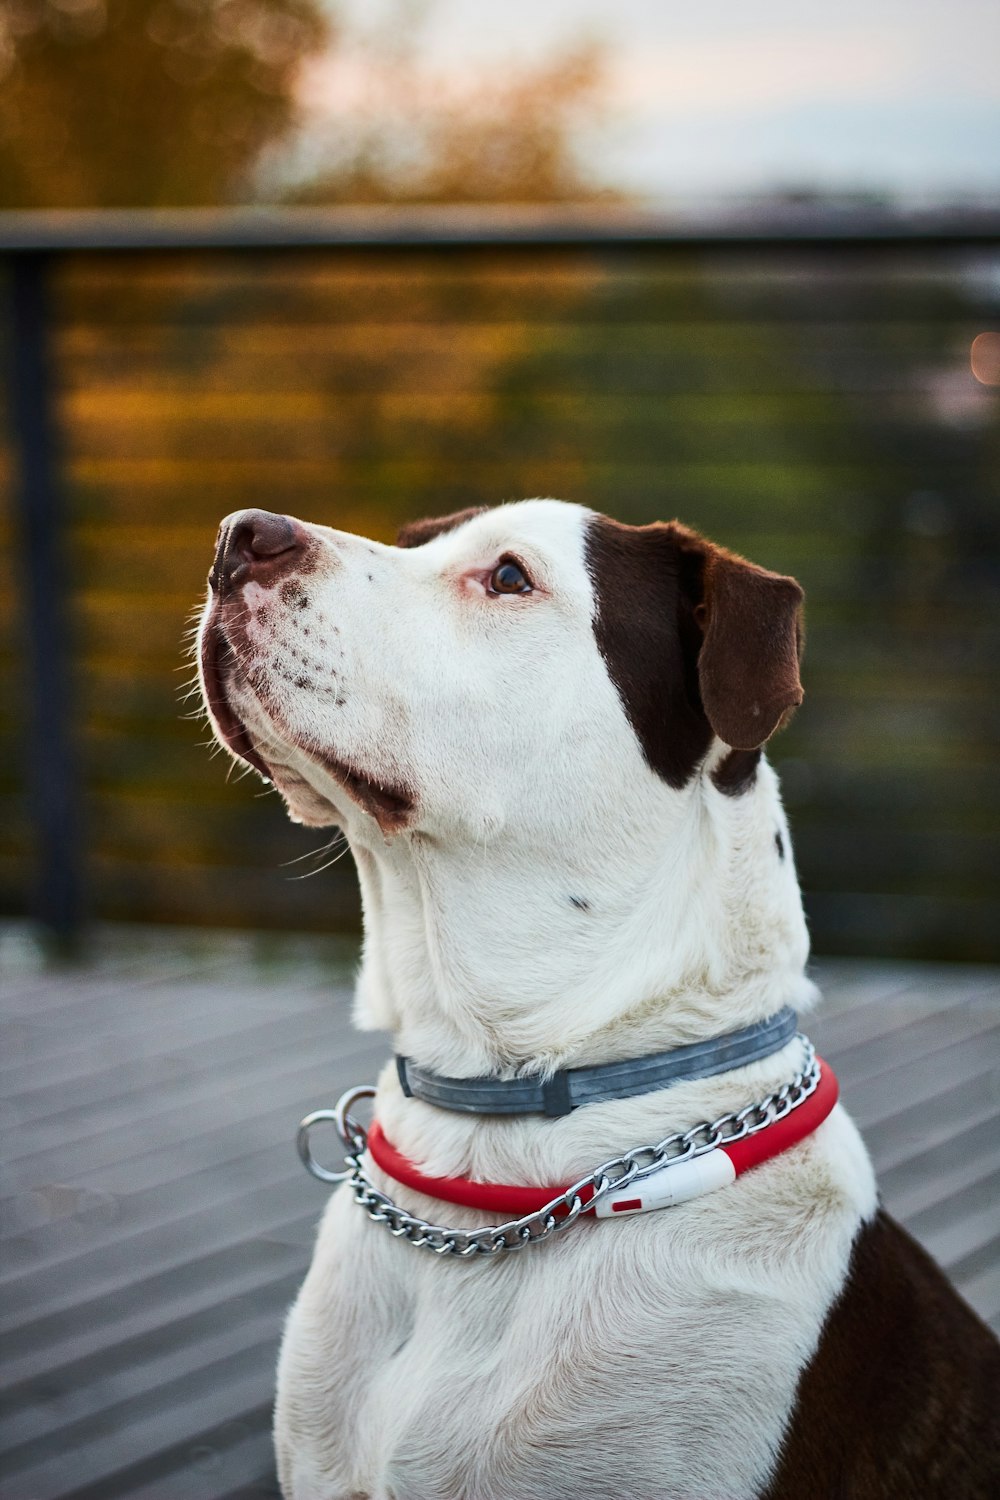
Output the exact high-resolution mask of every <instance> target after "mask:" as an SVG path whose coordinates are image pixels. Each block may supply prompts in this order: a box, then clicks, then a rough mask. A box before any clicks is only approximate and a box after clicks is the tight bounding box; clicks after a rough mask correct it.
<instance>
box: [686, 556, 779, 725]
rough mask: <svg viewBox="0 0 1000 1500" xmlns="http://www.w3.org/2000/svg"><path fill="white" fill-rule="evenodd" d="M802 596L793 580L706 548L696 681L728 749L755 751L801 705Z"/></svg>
mask: <svg viewBox="0 0 1000 1500" xmlns="http://www.w3.org/2000/svg"><path fill="white" fill-rule="evenodd" d="M803 597H804V595H803V593H802V590H801V588H800V587H799V585H798V584H797V583H796V582H795V579H794V578H785V577H783V576H782V574H780V573H768V572H767V570H766V569H764V568H758V567H755V566H754V564H753V563H748V562H746V561H744V559H743V558H742V557H737V556H735V554H733V553H731V552H726V551H724V550H723V549H722V548H721V547H713V546H709V548H708V552H707V555H706V558H705V572H704V578H703V593H702V602H701V604H700V605H699V606H698V608H697V610H696V611H695V617H696V619H697V620H698V622H699V623H700V624H701V626H702V628H703V630H704V632H705V634H704V640H703V642H702V647H701V651H700V653H699V656H698V682H699V687H700V689H701V701H702V705H703V707H704V709H705V713H706V714H707V716H708V721H709V723H710V724H711V726H712V728H713V729H714V731H715V733H716V734H717V735H718V736H719V739H720V740H722V741H723V742H724V743H725V744H727V745H731V746H732V747H733V749H734V750H756V749H758V748H759V747H760V746H761V745H763V743H764V741H765V740H767V739H770V737H771V735H772V734H773V733H774V731H775V730H776V729H777V728H778V727H779V726H780V725H781V723H782V721H783V719H784V718H785V717H786V715H788V714H789V713H790V711H791V710H792V709H794V708H796V707H797V706H798V705H799V704H800V703H801V702H802V696H803V695H802V683H801V682H800V681H799V658H800V656H801V654H802V600H803Z"/></svg>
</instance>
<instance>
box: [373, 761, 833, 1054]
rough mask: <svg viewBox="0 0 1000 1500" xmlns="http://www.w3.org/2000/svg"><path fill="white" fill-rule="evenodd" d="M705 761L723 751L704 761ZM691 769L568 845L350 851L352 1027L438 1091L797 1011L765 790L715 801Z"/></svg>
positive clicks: (791, 898)
mask: <svg viewBox="0 0 1000 1500" xmlns="http://www.w3.org/2000/svg"><path fill="white" fill-rule="evenodd" d="M718 748H719V751H720V752H721V749H722V747H718ZM719 758H720V757H719V755H716V756H715V757H712V758H710V760H709V762H708V763H706V766H705V768H704V769H703V771H702V772H701V773H700V774H699V775H698V776H697V777H695V778H694V779H693V780H692V781H691V782H690V783H689V785H688V786H687V787H686V788H685V789H684V790H683V791H682V792H677V791H673V790H671V789H669V788H667V787H665V786H664V787H663V788H662V791H660V790H659V788H654V789H653V792H652V795H650V796H648V797H645V798H644V799H643V800H642V803H641V804H638V803H637V804H635V805H634V806H632V807H624V808H623V807H621V806H619V807H617V808H616V809H615V810H614V812H615V823H614V834H613V837H611V838H609V837H608V835H607V832H606V831H605V832H604V834H603V836H600V837H599V836H598V830H597V829H596V828H588V827H587V826H586V824H585V821H584V818H583V815H582V814H581V819H580V824H579V836H578V837H575V838H574V842H573V847H572V848H571V849H566V848H565V847H561V846H560V845H559V843H558V841H555V840H554V841H552V842H549V843H546V842H543V841H539V839H538V837H537V833H536V836H535V837H534V838H532V839H527V838H525V837H524V836H523V835H522V834H521V832H520V831H519V830H517V829H514V830H510V831H505V832H502V833H501V834H500V835H499V836H498V837H496V838H495V839H493V840H491V841H489V842H486V843H481V844H478V845H472V844H471V843H465V844H461V845H454V846H453V845H450V844H446V845H442V844H441V843H438V842H434V841H431V840H429V839H426V838H421V837H416V836H415V837H413V838H403V839H396V840H394V841H393V842H392V843H391V844H388V845H386V846H385V847H383V848H380V849H379V848H377V847H374V846H369V847H359V846H358V845H357V844H355V845H354V846H353V847H354V853H355V857H356V860H357V864H358V870H359V876H360V880H361V887H362V897H363V904H364V914H365V944H364V958H363V963H362V968H361V974H360V977H359V982H358V995H357V1006H356V1019H357V1021H358V1024H359V1025H361V1026H362V1027H364V1028H374V1029H385V1030H388V1031H391V1032H392V1033H393V1034H394V1040H395V1045H396V1048H397V1050H398V1051H400V1052H403V1053H405V1054H406V1055H408V1056H411V1057H413V1058H414V1059H416V1060H417V1061H419V1062H420V1063H422V1064H424V1065H425V1066H429V1067H433V1068H435V1069H437V1070H438V1071H440V1072H443V1073H448V1074H452V1075H455V1076H470V1075H476V1074H489V1073H500V1074H504V1073H506V1074H508V1075H509V1074H512V1073H514V1072H517V1071H518V1070H519V1069H522V1070H530V1071H536V1070H538V1069H539V1068H545V1069H547V1068H555V1067H566V1066H583V1065H586V1064H588V1063H595V1062H606V1061H611V1060H614V1059H616V1058H624V1057H630V1056H637V1055H640V1054H642V1053H644V1052H654V1051H659V1050H664V1049H666V1048H669V1047H671V1046H675V1045H678V1044H680V1043H683V1042H685V1041H693V1040H697V1039H700V1038H702V1037H707V1036H711V1035H714V1034H718V1033H719V1032H723V1031H728V1030H732V1029H735V1028H737V1027H740V1026H743V1025H746V1024H749V1023H750V1022H752V1021H755V1020H759V1019H762V1018H763V1017H765V1016H768V1015H770V1014H772V1013H773V1012H774V1011H775V1010H776V1009H778V1008H779V1007H780V1006H782V1005H784V1004H791V1005H794V1006H797V1007H799V1008H803V1007H804V1006H807V1005H808V1004H809V1003H810V1002H811V999H812V996H813V989H812V985H811V984H810V982H809V981H808V980H807V979H806V978H805V976H804V973H803V968H804V964H805V960H806V956H807V951H808V939H807V935H806V929H805V922H804V918H803V914H802V907H801V901H800V897H799V892H798V885H797V882H796V878H795V871H794V866H793V861H792V854H791V846H790V841H789V837H788V830H787V825H786V823H785V819H784V815H783V813H782V810H781V803H780V798H779V795H778V787H777V780H776V778H775V776H774V773H773V772H772V770H771V768H770V767H769V766H768V765H767V764H766V763H765V762H762V764H761V766H760V768H759V770H758V773H757V776H756V779H755V781H754V783H753V784H752V786H751V787H750V788H749V789H747V790H745V791H743V792H741V793H740V794H739V795H736V796H732V795H726V794H724V793H723V792H720V791H719V790H718V789H717V788H716V786H715V785H714V783H713V781H712V777H711V770H712V766H713V763H714V762H715V763H717V761H718V759H719Z"/></svg>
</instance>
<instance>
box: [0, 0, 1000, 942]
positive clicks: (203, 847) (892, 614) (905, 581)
mask: <svg viewBox="0 0 1000 1500" xmlns="http://www.w3.org/2000/svg"><path fill="white" fill-rule="evenodd" d="M341 25H342V19H341V17H340V16H339V14H338V11H337V9H336V8H333V7H324V6H321V5H319V4H314V3H312V0H277V3H274V4H266V5H265V4H262V3H258V4H250V3H247V0H227V3H214V0H183V3H182V0H155V3H154V0H142V3H132V4H130V5H125V4H124V3H123V0H117V3H116V0H106V3H90V0H73V3H69V0H60V3H58V4H57V3H55V0H17V3H16V4H12V5H10V6H9V7H8V10H7V11H6V12H5V18H4V22H3V30H0V58H2V59H3V63H2V65H3V68H4V69H5V76H4V78H3V80H2V82H0V195H2V196H0V204H2V206H3V207H4V208H8V209H47V208H66V207H71V208H72V207H76V208H89V207H102V208H122V207H125V208H127V207H150V206H152V207H170V206H182V207H185V206H198V205H202V206H212V205H223V204H227V203H230V204H232V203H248V202H251V203H252V202H274V201H283V202H308V203H310V204H318V205H324V204H342V203H345V202H369V203H371V202H380V201H389V202H397V203H399V202H404V203H408V202H416V203H427V202H430V203H446V202H453V201H465V202H492V203H494V204H496V203H512V202H519V201H533V202H535V203H541V204H544V203H558V202H566V201H570V202H574V203H578V202H584V203H587V204H588V205H589V206H590V208H591V210H592V211H595V212H599V211H602V206H603V205H604V203H605V202H606V201H607V200H609V199H615V198H620V197H621V195H620V194H618V193H616V190H615V186H614V183H608V182H605V181H598V180H595V179H594V178H593V177H592V176H590V175H589V174H588V172H587V171H586V170H585V168H584V166H583V165H582V163H581V158H580V154H579V153H578V152H577V151H575V149H574V131H575V130H576V129H577V127H578V125H579V123H580V121H581V119H583V120H584V121H585V122H587V123H588V128H593V125H594V122H595V121H596V120H597V119H599V112H600V103H601V76H602V73H601V69H602V57H601V52H600V49H599V48H597V47H595V46H592V45H589V44H588V45H586V46H575V47H573V48H570V49H568V50H567V51H566V52H565V53H564V54H563V55H560V56H558V57H550V58H547V59H545V60H543V61H542V62H537V61H536V62H534V63H532V64H531V66H530V67H529V66H527V65H526V66H525V68H524V69H522V70H521V72H520V73H508V74H506V75H505V76H504V78H503V80H502V82H500V83H495V84H493V85H492V86H491V88H479V89H476V88H471V87H470V90H469V91H468V92H467V94H466V95H465V96H463V97H460V98H457V99H456V98H455V97H452V96H448V97H447V98H436V97H435V96H434V94H433V91H428V90H427V89H426V88H423V87H420V86H418V84H419V79H418V78H417V73H416V71H415V70H414V69H413V68H412V67H410V64H409V63H408V55H407V53H406V49H405V47H404V46H400V45H399V44H398V38H397V39H396V41H394V42H393V43H392V44H391V45H390V39H389V38H388V37H387V36H385V37H383V39H382V42H381V43H379V42H378V39H377V38H376V41H375V42H374V43H371V44H370V52H369V64H370V69H369V75H366V76H368V77H369V81H370V82H371V80H374V82H372V83H371V92H370V94H369V95H368V96H366V100H365V101H363V103H362V104H361V105H359V106H358V108H357V109H356V110H355V112H354V114H353V115H352V114H350V112H349V111H348V113H347V115H345V119H346V120H347V122H348V123H347V124H346V125H344V131H343V134H342V137H341V138H340V139H339V142H338V146H337V149H336V150H335V151H327V152H326V153H325V154H323V156H322V158H321V159H319V160H318V161H317V162H316V163H315V164H314V166H313V168H312V170H311V171H310V170H305V169H304V168H303V167H302V161H303V159H304V158H303V151H304V148H303V146H302V132H303V129H304V126H303V120H302V109H301V106H300V102H299V99H298V95H297V93H296V79H297V78H298V77H299V76H300V71H301V68H302V67H303V66H304V64H305V63H306V62H308V60H309V59H310V58H312V57H315V56H316V55H319V54H321V53H323V52H324V50H325V51H326V52H329V51H330V49H335V48H336V47H337V45H338V39H339V38H340V36H341V31H340V29H339V28H340V27H341ZM380 47H381V50H379V48H380ZM123 80H127V81H128V87H127V88H125V87H124V86H123ZM376 85H377V87H376ZM380 90H381V93H380V92H379V91H380ZM388 94H393V97H395V99H396V101H397V108H396V113H395V114H394V113H393V110H392V109H390V108H389V106H388V104H387V103H386V97H387V95H388ZM399 98H402V99H403V100H404V101H405V102H406V108H405V109H404V110H403V112H402V116H400V112H399V109H398V100H399ZM380 99H381V101H382V102H381V104H380V103H379V100H380ZM380 111H381V112H380ZM407 111H409V113H407ZM401 121H402V123H401ZM401 129H402V130H403V132H404V134H406V132H407V131H409V132H410V136H411V137H412V138H411V139H409V140H408V141H407V143H406V149H403V146H402V145H401V138H400V130H401ZM307 156H308V153H306V157H307ZM282 162H284V163H285V165H284V166H282V165H281V163H282ZM289 162H294V163H296V164H297V165H296V166H295V170H294V171H293V170H292V169H291V167H289V165H288V163H289ZM774 207H775V205H774V204H773V203H772V204H771V205H766V204H765V205H762V206H759V212H760V213H761V214H763V215H765V216H766V214H767V213H768V212H772V211H773V210H774ZM52 294H53V304H52V310H53V319H52V351H51V352H52V369H53V378H54V380H55V384H56V390H57V412H58V420H59V440H60V462H61V474H62V488H63V498H64V502H65V507H66V527H65V535H64V537H63V538H62V541H63V550H64V555H65V557H66V559H67V566H68V571H69V577H70V585H71V588H70V599H69V605H70V619H71V625H72V645H73V668H74V699H73V716H74V725H75V735H76V742H77V754H78V759H79V764H80V774H81V799H82V822H81V827H82V835H81V836H82V839H83V842H84V846H85V852H86V882H87V889H86V903H87V910H88V914H89V915H90V916H91V917H95V918H102V919H124V920H128V921H154V922H161V921H163V922H173V923H198V924H217V925H235V926H247V927H253V928H258V929H260V928H265V929H266V928H277V927H280V928H286V929H287V928H296V929H312V930H339V931H347V930H353V929H354V928H356V926H357V923H358V919H359V913H358V904H357V898H356V892H355V882H354V875H353V870H352V868H351V866H350V863H349V861H341V862H339V863H338V864H336V865H334V866H333V867H332V868H329V869H326V870H323V871H322V872H320V873H317V874H315V875H314V876H309V877H308V878H302V876H303V874H304V873H305V874H307V875H308V871H309V869H310V861H309V860H308V859H307V860H305V861H303V862H302V863H299V864H293V865H291V866H288V865H287V863H286V862H287V861H290V860H295V859H298V857H299V856H301V855H303V854H304V853H306V852H307V851H308V850H310V849H311V848H313V847H314V846H315V845H316V844H317V843H318V842H319V840H318V838H317V836H316V835H314V834H313V835H311V834H309V833H308V832H305V831H303V830H301V829H296V828H293V827H291V826H290V825H289V824H288V823H287V821H286V819H285V816H284V812H283V810H282V807H281V806H280V804H279V802H278V800H277V799H276V797H275V796H274V795H273V794H262V793H261V790H260V788H259V786H258V785H257V783H256V782H255V781H253V780H242V781H241V780H239V779H232V780H227V778H226V774H225V763H224V761H223V760H222V759H221V758H218V757H216V758H213V757H211V756H210V755H209V753H208V751H207V750H206V749H205V748H203V746H204V744H205V741H206V731H205V726H204V723H203V722H198V721H197V720H196V719H195V720H192V719H190V718H186V717H184V715H185V712H186V710H185V707H184V705H183V702H182V697H181V693H182V689H183V685H184V683H185V681H186V680H188V679H189V678H190V671H189V670H188V669H187V668H185V666H184V661H185V657H184V648H183V645H182V636H183V632H184V629H185V625H186V623H187V622H188V620H189V619H190V616H191V611H192V609H193V608H194V607H195V606H196V605H197V604H198V602H199V601H200V599H201V598H202V597H203V595H204V588H205V575H206V572H207V569H208V566H209V563H210V561H211V550H212V543H213V538H214V534H215V528H216V526H217V523H218V521H219V519H220V518H221V517H222V516H223V515H225V514H226V513H227V512H229V511H232V510H234V509H237V508H239V507H242V506H263V507H265V508H267V509H272V510H279V511H289V512H291V513H293V514H297V515H299V516H302V517H303V518H305V519H310V520H315V521H320V522H326V523H328V524H332V525H336V526H338V527H341V528H345V529H349V530H358V531H363V532H365V533H367V534H370V535H372V536H376V537H379V538H381V539H383V540H391V539H392V538H393V536H394V533H395V530H396V528H397V526H398V525H399V524H400V523H401V522H403V521H405V520H407V519H410V518H412V517H415V516H419V515H425V514H433V513H435V512H445V511H448V510H451V509H454V508H457V507H464V506H467V505H474V504H492V503H496V502H498V501H501V500H505V499H512V498H521V497H524V496H531V495H556V496H559V497H562V498H565V499H569V500H575V501H580V502H582V503H584V504H587V505H592V506H595V507H596V508H598V509H600V510H605V511H608V512H609V513H611V514H612V515H615V516H617V517H619V518H620V519H622V520H627V521H632V522H644V521H649V520H652V519H655V518H668V517H671V516H678V517H680V518H681V519H682V520H684V521H685V522H687V523H689V524H691V525H693V526H695V527H697V528H699V529H701V530H703V531H705V532H707V533H708V534H709V535H710V536H712V537H714V538H715V539H716V540H718V541H720V542H723V543H725V544H726V545H727V546H730V547H733V548H735V549H737V550H739V551H741V552H744V553H746V554H747V555H748V556H750V557H751V558H753V559H754V560H756V561H757V562H760V563H762V564H764V565H766V566H767V567H770V568H774V569H778V570H780V571H783V572H790V573H793V574H795V575H796V576H797V577H798V578H799V579H800V580H801V581H802V583H803V584H804V586H805V589H806V593H807V598H808V644H807V654H806V661H805V685H806V692H807V696H806V702H805V705H804V707H803V709H802V710H801V711H800V713H799V715H798V716H797V718H796V720H795V721H794V723H793V725H792V727H791V728H790V729H789V730H788V731H787V732H786V733H785V734H783V735H782V736H781V737H780V739H779V740H778V741H777V742H776V743H775V745H774V747H773V751H774V757H775V759H776V760H777V761H778V762H779V765H780V769H781V772H782V776H783V784H784V787H785V794H786V800H787V803H788V807H789V811H790V816H791V821H792V827H793V833H794V837H795V842H796V849H797V856H798V860H799V865H800V870H801V875H802V879H803V884H804V887H805V890H806V898H807V904H808V910H809V915H810V919H811V923H812V928H813V933H814V940H815V946H816V947H817V949H818V950H819V951H821V952H840V953H879V954H885V955H897V956H912V957H947V958H964V959H994V960H996V959H998V958H1000V921H998V920H997V917H998V905H997V896H998V885H1000V859H998V832H1000V777H998V776H997V767H996V745H997V739H998V727H1000V722H998V721H1000V708H998V702H997V680H996V663H997V658H998V645H1000V617H998V613H997V603H998V594H1000V567H998V557H1000V545H998V544H1000V536H998V532H1000V503H998V502H1000V462H998V460H1000V397H998V386H997V384H996V383H990V380H989V379H988V378H987V379H983V378H982V370H981V371H980V378H979V379H977V378H976V377H975V375H974V374H973V372H972V370H971V368H970V348H971V345H972V343H973V340H974V339H975V338H976V337H977V336H978V335H980V334H982V333H983V332H984V331H989V330H990V329H991V328H992V329H996V328H997V327H998V326H1000V258H998V256H997V255H996V254H993V255H987V254H985V253H983V252H982V251H979V252H975V253H974V252H971V251H959V250H944V249H940V248H938V249H933V248H931V247H926V246H925V247H924V248H923V249H920V248H919V247H918V246H914V247H911V248H908V249H904V250H901V251H896V252H889V251H885V250H883V251H877V252H872V253H871V254H869V255H867V256H865V255H860V254H858V253H856V252H854V253H852V254H851V255H850V256H847V255H845V254H843V253H838V252H837V251H836V249H835V247H832V246H831V247H830V249H829V250H828V252H826V253H820V252H817V251H815V250H811V251H809V252H808V253H806V254H803V253H802V252H796V250H795V249H794V248H793V247H792V246H789V247H788V248H787V249H778V250H767V251H765V250H761V251H759V252H754V253H749V252H743V253H740V254H736V253H732V252H727V253H716V254H712V253H707V252H703V253H700V254H696V253H694V252H690V253H680V252H677V251H676V250H674V251H670V252H669V253H666V252H663V253H659V254H657V253H653V252H649V251H644V252H641V253H633V254H630V253H627V252H615V253H607V254H603V255H602V254H598V253H596V252H594V251H588V250H587V249H586V248H581V249H580V250H579V251H573V252H565V253H561V254H559V255H554V254H549V255H547V256H546V257H545V258H544V259H540V258H539V257H538V256H536V255H533V254H531V253H530V252H526V251H509V252H505V253H502V254H501V253H497V254H493V255H486V254H483V253H476V254H474V255H473V254H469V255H463V254H461V253H455V252H453V253H450V254H449V255H448V256H447V257H442V256H440V255H435V254H434V253H433V252H432V251H427V252H423V253H412V254H408V255H401V254H396V255H394V256H393V257H391V258H385V257H382V258H380V257H379V256H378V255H375V254H368V255H363V254H353V255H347V254H343V253H339V254H338V255H337V256H336V257H332V256H329V255H327V256H324V255H323V254H320V253H316V254H299V255H296V256H292V257H288V256H281V255H277V254H260V255H256V256H253V257H232V258H226V257H225V256H218V255H216V256H213V257H207V256H198V255H195V254H172V255H162V256H144V257H129V256H114V257H111V256H107V257H103V258H102V257H100V256H95V255H87V256H84V255H78V256H72V255H71V256H68V257H64V258H62V259H61V260H60V262H59V264H58V265H57V266H55V267H54V270H53V284H52ZM8 312H9V309H8ZM5 316H7V315H5ZM7 327H8V323H7V322H4V323H3V325H0V337H6V329H7ZM990 368H992V367H990ZM990 368H987V369H986V375H987V376H989V374H990ZM996 379H997V380H998V381H1000V371H998V372H997V373H996ZM0 420H3V421H4V422H5V421H6V418H5V415H4V413H0ZM0 474H2V477H3V486H4V493H5V495H6V496H10V495H11V494H12V492H13V487H14V485H15V484H16V477H17V476H16V455H15V454H14V453H12V451H11V445H10V442H9V439H8V438H6V437H5V438H4V439H3V447H2V450H0ZM2 524H3V528H4V530H3V536H2V543H3V546H2V559H3V562H2V566H3V577H2V580H0V585H2V586H0V601H2V611H3V625H4V640H3V656H2V672H3V682H2V688H0V729H2V740H0V748H2V756H3V760H2V767H0V798H2V817H0V822H2V834H3V847H2V852H0V902H2V910H3V911H4V912H5V913H7V914H10V915H21V914H24V913H26V912H28V911H29V910H30V906H31V891H32V889H33V885H34V882H35V879H36V876H37V870H36V869H35V868H34V856H33V848H32V834H31V827H30V821H29V817H28V811H27V806H26V801H25V796H24V788H25V775H26V770H27V767H26V765H25V752H24V746H25V743H26V734H25V730H26V723H25V715H26V712H27V710H26V707H25V704H26V694H25V689H24V675H23V674H24V670H25V668H24V663H25V661H26V643H25V639H24V630H25V624H24V621H25V611H24V609H23V607H22V606H23V603H24V600H23V597H22V593H23V591H22V569H21V566H20V563H19V546H20V542H19V536H18V531H17V528H16V525H15V522H14V517H13V513H12V507H11V506H10V505H7V506H6V507H5V513H4V520H3V523H2ZM191 706H192V705H190V704H189V705H188V708H190V707H191ZM315 863H316V865H321V864H323V863H324V856H322V855H318V856H317V858H316V860H315Z"/></svg>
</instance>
